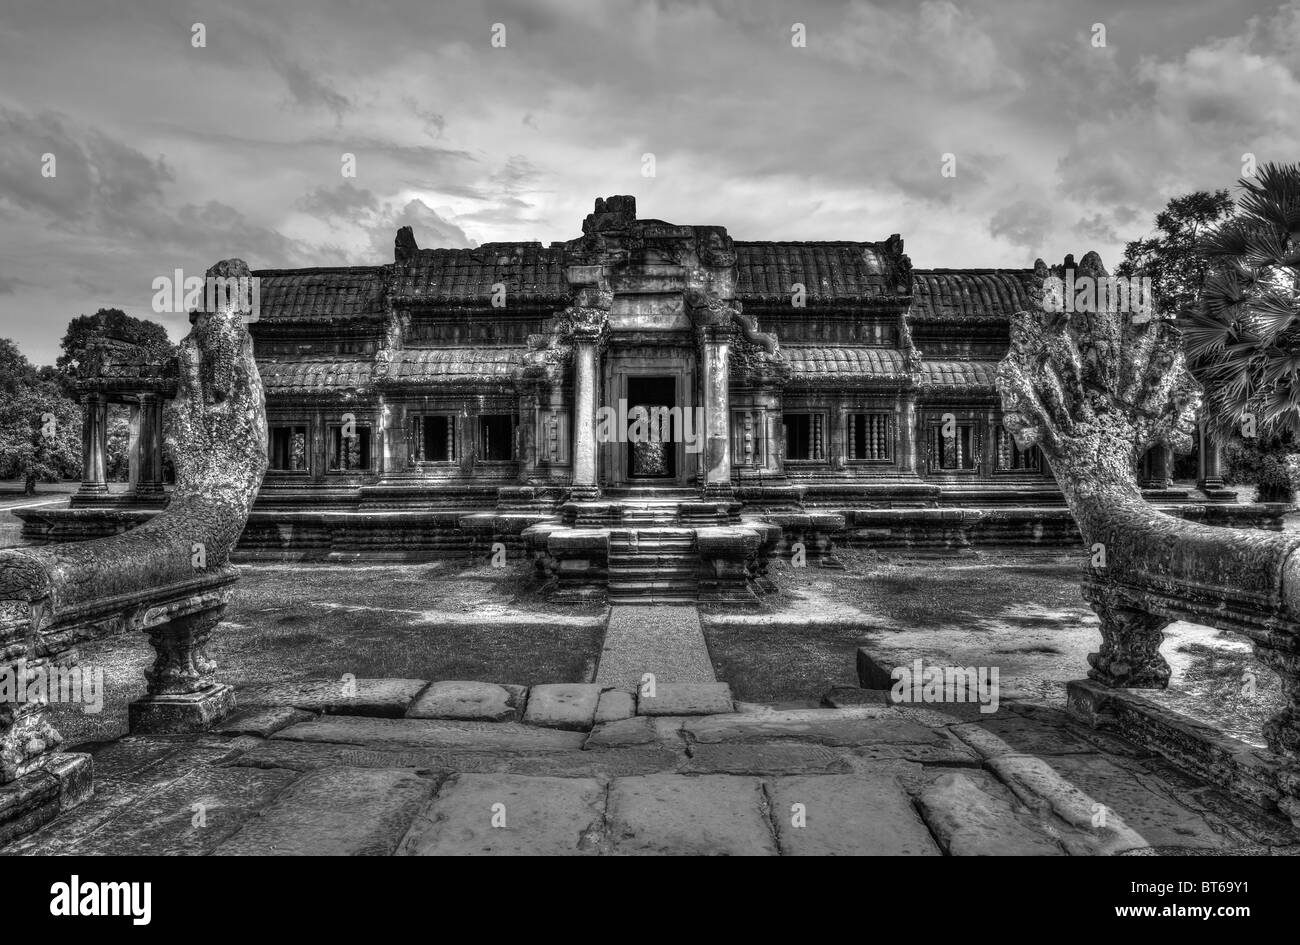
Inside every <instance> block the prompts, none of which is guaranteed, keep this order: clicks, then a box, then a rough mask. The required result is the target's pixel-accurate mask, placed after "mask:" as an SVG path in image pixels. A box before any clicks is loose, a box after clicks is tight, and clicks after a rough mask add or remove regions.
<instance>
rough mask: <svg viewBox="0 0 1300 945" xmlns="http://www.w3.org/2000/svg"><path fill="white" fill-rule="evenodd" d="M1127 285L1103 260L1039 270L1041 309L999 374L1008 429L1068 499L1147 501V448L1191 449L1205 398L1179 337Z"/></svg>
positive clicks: (1036, 307) (1019, 322)
mask: <svg viewBox="0 0 1300 945" xmlns="http://www.w3.org/2000/svg"><path fill="white" fill-rule="evenodd" d="M1120 282H1121V280H1118V279H1115V278H1113V277H1110V276H1108V275H1107V273H1106V270H1105V268H1104V267H1103V266H1102V263H1101V259H1100V257H1098V255H1097V254H1096V253H1088V254H1087V255H1086V256H1084V258H1083V260H1082V261H1081V262H1080V263H1079V264H1078V265H1077V266H1076V265H1075V264H1074V259H1073V257H1066V261H1065V264H1064V265H1062V266H1056V267H1052V268H1050V269H1049V268H1048V267H1047V266H1046V265H1045V264H1044V263H1043V261H1042V260H1041V259H1040V260H1038V261H1037V263H1036V264H1035V267H1034V277H1033V281H1032V283H1031V286H1030V295H1031V298H1032V299H1033V305H1032V306H1031V308H1030V310H1028V311H1022V312H1017V313H1016V314H1015V315H1014V316H1012V319H1011V344H1010V348H1009V350H1008V351H1007V353H1006V356H1005V357H1004V358H1003V359H1002V362H1001V364H1000V365H999V366H998V373H997V387H998V390H999V392H1000V393H1001V396H1002V409H1003V424H1004V425H1005V426H1006V428H1007V430H1008V431H1009V432H1010V433H1011V434H1012V435H1013V436H1014V437H1015V439H1016V442H1017V443H1018V444H1019V445H1020V447H1021V448H1022V449H1027V448H1028V447H1030V446H1034V445H1037V446H1038V447H1039V448H1040V449H1041V450H1042V451H1043V453H1044V455H1045V456H1046V457H1047V459H1048V461H1049V462H1050V463H1051V464H1052V469H1053V472H1054V473H1055V474H1056V477H1057V479H1058V481H1059V482H1060V484H1061V486H1062V488H1063V489H1064V490H1065V492H1066V495H1067V498H1068V497H1071V496H1072V495H1080V494H1083V495H1086V494H1089V493H1091V492H1095V491H1098V490H1101V491H1106V490H1111V489H1119V490H1121V491H1126V492H1129V493H1130V494H1139V490H1138V486H1137V480H1136V475H1135V471H1134V468H1135V465H1136V463H1137V461H1138V459H1139V458H1140V457H1141V456H1142V455H1143V453H1145V451H1146V450H1147V449H1148V448H1150V447H1151V446H1153V445H1156V444H1158V443H1163V444H1166V445H1168V446H1169V447H1171V448H1172V449H1173V450H1175V451H1176V452H1185V451H1187V450H1188V449H1190V447H1191V435H1192V431H1193V429H1194V426H1195V420H1196V413H1197V410H1198V408H1199V406H1200V397H1201V394H1200V387H1199V386H1198V385H1197V383H1196V381H1195V380H1194V379H1193V378H1192V376H1191V374H1190V373H1189V372H1188V370H1187V364H1186V361H1185V359H1184V356H1183V351H1182V339H1181V333H1180V332H1179V331H1178V329H1177V328H1176V327H1175V325H1174V323H1173V321H1172V320H1170V319H1168V318H1163V317H1161V316H1159V315H1157V314H1156V313H1155V312H1154V310H1152V309H1151V308H1150V307H1149V295H1147V296H1145V297H1142V296H1141V295H1140V293H1133V292H1128V291H1125V287H1124V286H1122V285H1120V284H1119V283H1120ZM1135 298H1141V299H1143V302H1142V304H1133V299H1135ZM1126 300H1128V301H1127V302H1126Z"/></svg>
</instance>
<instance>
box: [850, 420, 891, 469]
mask: <svg viewBox="0 0 1300 945" xmlns="http://www.w3.org/2000/svg"><path fill="white" fill-rule="evenodd" d="M893 426H894V424H893V417H892V415H891V414H888V413H851V414H849V415H848V416H847V417H846V418H845V429H844V455H845V456H846V457H847V458H848V459H850V460H853V461H856V462H890V461H891V460H892V459H893V457H894V430H893Z"/></svg>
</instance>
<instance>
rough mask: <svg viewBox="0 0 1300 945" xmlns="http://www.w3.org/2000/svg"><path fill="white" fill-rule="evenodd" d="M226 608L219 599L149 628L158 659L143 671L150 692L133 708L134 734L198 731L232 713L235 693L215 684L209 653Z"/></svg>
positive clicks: (214, 668)
mask: <svg viewBox="0 0 1300 945" xmlns="http://www.w3.org/2000/svg"><path fill="white" fill-rule="evenodd" d="M225 610H226V605H225V603H219V604H215V605H213V606H206V607H203V608H202V609H199V610H196V611H194V612H192V613H184V612H181V613H180V614H179V615H177V616H174V617H171V619H168V620H166V621H165V622H159V623H157V624H155V625H154V626H151V627H148V628H146V632H147V633H148V634H149V643H150V644H151V645H152V646H153V648H154V653H155V658H154V664H153V667H152V668H150V669H148V670H145V678H146V679H147V680H148V682H149V694H148V695H147V696H145V697H144V698H142V699H138V700H136V701H135V702H133V703H131V706H130V729H131V732H132V733H133V734H144V733H149V734H180V733H184V732H199V731H203V730H205V729H207V728H208V727H209V726H210V725H212V723H214V722H216V721H219V720H220V719H222V718H224V717H225V716H227V715H229V714H230V713H231V712H233V711H234V709H235V692H234V690H233V689H232V688H231V687H230V686H227V685H224V684H223V683H219V682H217V680H216V677H215V673H216V669H217V665H216V663H214V662H213V661H212V660H210V659H208V655H207V645H208V638H209V637H210V636H211V635H212V631H213V630H215V629H216V626H217V624H218V623H219V622H220V621H221V615H222V614H223V613H225Z"/></svg>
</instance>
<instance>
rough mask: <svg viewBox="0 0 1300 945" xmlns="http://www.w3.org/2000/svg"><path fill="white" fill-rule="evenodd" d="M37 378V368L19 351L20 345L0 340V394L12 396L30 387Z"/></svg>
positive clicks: (4, 339)
mask: <svg viewBox="0 0 1300 945" xmlns="http://www.w3.org/2000/svg"><path fill="white" fill-rule="evenodd" d="M37 377H38V372H37V370H36V368H34V367H33V366H32V363H31V362H30V361H28V360H27V355H25V354H23V353H22V352H21V351H19V350H18V345H16V344H14V342H12V341H11V340H9V339H8V338H0V393H3V394H6V395H12V394H13V393H14V392H15V391H17V390H19V389H20V388H23V387H28V386H30V385H31V384H32V383H33V382H34V381H35V380H36V379H37Z"/></svg>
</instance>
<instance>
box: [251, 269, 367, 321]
mask: <svg viewBox="0 0 1300 945" xmlns="http://www.w3.org/2000/svg"><path fill="white" fill-rule="evenodd" d="M253 275H255V276H257V277H258V279H259V285H258V292H259V302H260V306H261V307H260V310H259V314H258V317H259V319H262V318H264V319H268V320H272V321H274V320H277V319H283V320H294V319H300V318H339V319H351V318H357V317H366V316H380V315H382V314H383V311H384V267H383V266H340V267H335V268H328V269H261V270H258V271H257V272H254V273H253Z"/></svg>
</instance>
